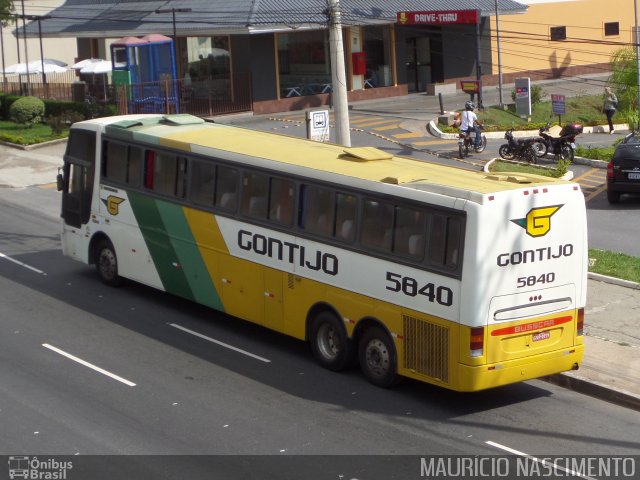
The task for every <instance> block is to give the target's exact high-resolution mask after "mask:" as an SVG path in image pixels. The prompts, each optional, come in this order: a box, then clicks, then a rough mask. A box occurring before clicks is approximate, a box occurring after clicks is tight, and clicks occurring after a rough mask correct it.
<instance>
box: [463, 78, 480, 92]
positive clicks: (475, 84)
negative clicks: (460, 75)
mask: <svg viewBox="0 0 640 480" xmlns="http://www.w3.org/2000/svg"><path fill="white" fill-rule="evenodd" d="M460 88H461V89H462V91H463V92H464V93H478V92H479V91H480V82H479V81H478V80H460Z"/></svg>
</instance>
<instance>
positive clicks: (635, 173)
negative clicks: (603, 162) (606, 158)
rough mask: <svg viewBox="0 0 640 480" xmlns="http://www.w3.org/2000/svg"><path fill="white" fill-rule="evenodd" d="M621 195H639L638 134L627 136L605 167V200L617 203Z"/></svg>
mask: <svg viewBox="0 0 640 480" xmlns="http://www.w3.org/2000/svg"><path fill="white" fill-rule="evenodd" d="M623 193H640V134H629V135H627V136H626V137H625V139H624V141H623V142H622V143H621V144H619V145H618V146H617V147H616V151H615V153H614V154H613V157H612V158H611V161H610V162H609V164H608V165H607V200H609V203H618V202H619V201H620V195H622V194H623Z"/></svg>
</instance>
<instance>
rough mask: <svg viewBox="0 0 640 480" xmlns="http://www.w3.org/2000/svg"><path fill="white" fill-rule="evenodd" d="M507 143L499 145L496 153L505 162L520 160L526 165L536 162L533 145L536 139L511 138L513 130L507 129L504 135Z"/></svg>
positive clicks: (535, 150) (535, 151)
mask: <svg viewBox="0 0 640 480" xmlns="http://www.w3.org/2000/svg"><path fill="white" fill-rule="evenodd" d="M504 138H505V139H506V140H507V143H505V144H504V145H501V146H500V148H499V149H498V153H499V154H500V156H501V157H502V158H504V159H505V160H514V159H518V160H522V161H524V162H528V163H536V162H537V160H538V155H537V149H536V148H535V146H534V144H535V143H536V141H538V139H536V138H531V137H530V138H519V139H517V140H516V139H515V138H513V130H512V129H509V130H507V131H506V132H505V133H504Z"/></svg>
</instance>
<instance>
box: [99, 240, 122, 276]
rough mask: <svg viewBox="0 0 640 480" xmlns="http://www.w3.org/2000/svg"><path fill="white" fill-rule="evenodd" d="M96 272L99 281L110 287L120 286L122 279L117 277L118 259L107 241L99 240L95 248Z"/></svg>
mask: <svg viewBox="0 0 640 480" xmlns="http://www.w3.org/2000/svg"><path fill="white" fill-rule="evenodd" d="M95 262H96V270H97V271H98V275H100V279H101V280H102V281H103V282H104V283H106V284H107V285H110V286H112V287H116V286H118V285H120V283H121V281H122V279H121V278H120V276H119V275H118V257H116V250H115V248H113V245H112V244H111V242H110V241H109V240H106V239H105V240H101V241H100V243H99V244H98V247H97V248H96V257H95Z"/></svg>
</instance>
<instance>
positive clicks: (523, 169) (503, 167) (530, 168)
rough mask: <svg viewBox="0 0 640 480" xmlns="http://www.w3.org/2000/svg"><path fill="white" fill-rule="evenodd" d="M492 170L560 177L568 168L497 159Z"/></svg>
mask: <svg viewBox="0 0 640 480" xmlns="http://www.w3.org/2000/svg"><path fill="white" fill-rule="evenodd" d="M490 169H491V172H493V173H500V172H513V173H527V174H530V173H531V174H534V175H543V176H545V177H553V178H559V177H561V176H562V175H564V174H565V173H566V169H564V171H563V170H562V169H558V168H550V167H542V166H539V165H531V164H528V163H520V162H509V161H506V160H495V161H494V162H493V163H492V164H491V167H490Z"/></svg>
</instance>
